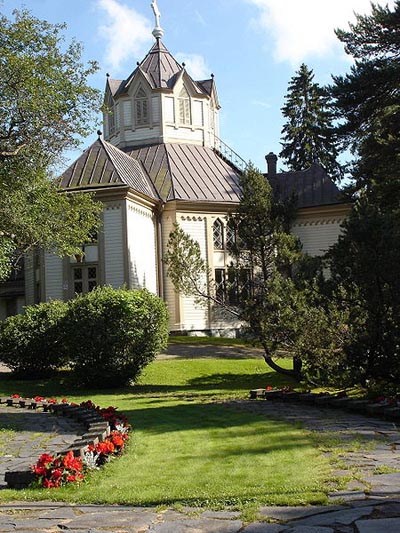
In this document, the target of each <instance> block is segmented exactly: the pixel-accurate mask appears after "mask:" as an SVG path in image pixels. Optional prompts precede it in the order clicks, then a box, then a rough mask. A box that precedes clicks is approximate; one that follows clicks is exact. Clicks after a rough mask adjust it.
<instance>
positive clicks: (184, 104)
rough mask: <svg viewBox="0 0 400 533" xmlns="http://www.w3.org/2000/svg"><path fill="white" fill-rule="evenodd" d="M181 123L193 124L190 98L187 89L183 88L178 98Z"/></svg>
mask: <svg viewBox="0 0 400 533" xmlns="http://www.w3.org/2000/svg"><path fill="white" fill-rule="evenodd" d="M178 111H179V123H180V124H191V123H192V119H191V115H190V96H189V93H188V92H187V90H186V88H185V87H183V88H182V90H181V92H180V93H179V98H178Z"/></svg>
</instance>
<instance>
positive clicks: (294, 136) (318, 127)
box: [280, 63, 343, 178]
mask: <svg viewBox="0 0 400 533" xmlns="http://www.w3.org/2000/svg"><path fill="white" fill-rule="evenodd" d="M313 80H314V74H313V71H312V70H310V69H309V68H308V67H307V65H305V64H304V63H303V64H302V65H301V66H300V69H299V70H298V71H297V72H296V74H295V75H294V76H293V77H292V79H291V81H290V82H289V86H288V92H287V94H286V97H285V100H286V103H285V105H284V107H283V108H282V114H283V116H284V118H285V119H286V123H285V125H284V126H283V128H282V141H283V142H282V151H281V152H280V156H281V157H282V158H283V160H284V162H285V163H286V164H287V165H288V167H289V170H304V169H306V168H308V167H310V166H311V165H312V164H313V163H319V164H321V165H322V166H323V167H324V169H325V170H326V172H327V173H328V174H329V175H330V176H331V177H334V178H340V177H341V176H342V173H343V172H342V169H341V167H340V165H339V163H338V162H337V157H338V141H337V136H336V130H335V128H334V126H333V115H332V111H331V109H330V97H329V94H328V92H327V91H326V90H325V89H324V88H322V87H320V86H319V85H318V84H317V83H315V82H314V81H313Z"/></svg>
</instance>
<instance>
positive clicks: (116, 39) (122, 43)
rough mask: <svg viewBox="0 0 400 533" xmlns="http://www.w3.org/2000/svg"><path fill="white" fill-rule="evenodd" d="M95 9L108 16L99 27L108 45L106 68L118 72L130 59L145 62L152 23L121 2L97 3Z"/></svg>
mask: <svg viewBox="0 0 400 533" xmlns="http://www.w3.org/2000/svg"><path fill="white" fill-rule="evenodd" d="M95 6H96V7H97V8H100V9H101V10H103V11H104V12H105V14H106V17H105V21H104V23H102V24H101V25H100V26H99V33H100V36H101V37H102V38H103V39H104V40H105V41H106V48H105V49H106V54H105V57H104V61H105V63H106V65H107V66H108V67H110V68H112V70H113V71H114V72H115V71H118V70H119V69H120V68H121V65H122V64H123V62H124V61H125V60H127V59H131V60H132V61H133V60H134V59H135V58H136V59H142V57H141V56H142V55H143V53H144V52H145V50H146V48H147V46H148V45H149V43H150V42H151V40H152V35H151V32H152V25H151V22H150V20H149V19H147V18H146V17H144V16H143V15H141V14H140V13H138V12H137V11H135V10H134V9H132V8H130V7H128V6H127V5H125V4H123V3H122V2H119V1H118V0H96V2H95Z"/></svg>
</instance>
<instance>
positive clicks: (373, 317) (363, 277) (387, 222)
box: [327, 196, 400, 385]
mask: <svg viewBox="0 0 400 533" xmlns="http://www.w3.org/2000/svg"><path fill="white" fill-rule="evenodd" d="M399 215H400V213H399V211H390V210H386V209H385V208H381V207H380V206H378V205H376V203H375V202H371V201H370V200H369V198H368V197H366V196H363V197H362V198H360V199H359V200H358V201H357V203H356V205H355V207H354V209H353V211H352V213H351V214H350V216H349V217H348V219H347V220H346V221H345V223H344V225H343V234H342V235H341V236H340V237H339V240H338V242H337V244H335V245H334V246H333V247H332V248H331V250H330V251H329V253H328V256H327V260H328V261H327V265H328V267H329V268H330V271H331V279H330V280H329V282H328V283H329V284H330V285H331V286H333V287H334V288H335V287H337V286H341V287H343V289H344V291H343V292H342V295H341V298H342V302H343V303H345V304H346V307H347V308H348V309H349V311H350V313H349V319H348V327H349V332H348V333H349V335H348V342H347V345H346V348H345V352H346V360H347V365H348V368H349V369H350V370H351V374H352V380H353V382H355V383H362V384H363V385H365V384H367V382H368V380H378V381H379V380H384V381H387V382H392V383H399V381H400V277H399V275H398V268H399V263H400V216H399Z"/></svg>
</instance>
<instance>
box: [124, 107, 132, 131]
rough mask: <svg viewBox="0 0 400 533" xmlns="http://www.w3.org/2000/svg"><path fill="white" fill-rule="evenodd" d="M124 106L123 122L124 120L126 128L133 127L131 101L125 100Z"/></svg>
mask: <svg viewBox="0 0 400 533" xmlns="http://www.w3.org/2000/svg"><path fill="white" fill-rule="evenodd" d="M122 106H123V117H124V118H123V120H124V124H123V125H124V126H125V127H127V126H132V101H131V100H124V102H123V103H122Z"/></svg>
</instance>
